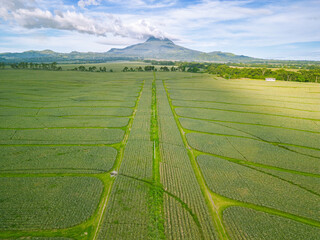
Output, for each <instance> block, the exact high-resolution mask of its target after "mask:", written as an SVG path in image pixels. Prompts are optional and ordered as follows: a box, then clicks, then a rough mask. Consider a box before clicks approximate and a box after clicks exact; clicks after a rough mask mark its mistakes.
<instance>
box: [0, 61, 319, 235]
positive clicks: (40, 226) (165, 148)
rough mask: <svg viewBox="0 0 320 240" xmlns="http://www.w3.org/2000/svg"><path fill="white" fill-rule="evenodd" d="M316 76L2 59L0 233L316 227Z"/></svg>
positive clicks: (312, 230) (285, 231)
mask: <svg viewBox="0 0 320 240" xmlns="http://www.w3.org/2000/svg"><path fill="white" fill-rule="evenodd" d="M122 66H123V65H121V64H119V65H117V64H116V63H114V66H113V68H114V69H120V68H122ZM66 67H67V66H66ZM319 88H320V85H319V84H315V83H296V82H280V81H277V82H265V81H259V80H225V79H222V78H218V77H215V76H213V75H207V74H195V73H182V72H168V73H165V72H156V73H153V72H133V73H131V72H130V73H128V72H126V73H124V72H108V73H91V72H75V71H59V72H53V71H39V70H38V71H36V70H1V71H0V99H1V101H0V239H50V240H51V239H52V240H58V239H74V240H77V239H79V240H80V239H94V240H96V239H99V240H100V239H101V240H102V239H172V240H175V239H295V240H296V239H303V240H304V239H317V238H319V236H320V204H319V202H320V164H319V161H320V90H319Z"/></svg>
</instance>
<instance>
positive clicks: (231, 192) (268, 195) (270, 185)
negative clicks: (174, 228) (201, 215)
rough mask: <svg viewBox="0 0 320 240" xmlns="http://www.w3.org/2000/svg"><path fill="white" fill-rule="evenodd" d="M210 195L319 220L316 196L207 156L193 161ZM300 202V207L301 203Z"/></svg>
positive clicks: (291, 185)
mask: <svg viewBox="0 0 320 240" xmlns="http://www.w3.org/2000/svg"><path fill="white" fill-rule="evenodd" d="M197 161H198V163H199V166H200V168H201V170H202V172H203V175H204V177H205V180H206V182H207V184H208V186H209V187H210V189H211V190H212V191H213V192H216V193H218V194H220V195H222V196H226V197H228V198H231V199H236V200H239V201H242V202H248V203H254V204H257V205H261V206H266V207H270V208H274V209H278V210H281V211H283V212H288V213H291V214H294V215H299V216H304V217H305V218H312V219H314V220H317V221H319V220H320V217H319V214H318V210H319V208H318V206H319V205H318V201H319V196H318V195H315V194H312V193H310V192H309V191H306V190H305V189H302V188H299V187H298V186H296V185H293V184H290V183H288V182H286V181H283V180H281V179H279V178H276V177H273V176H270V175H267V174H264V173H262V172H259V171H256V170H255V169H251V168H248V167H245V166H241V165H238V164H236V163H232V162H228V161H226V160H224V159H221V158H217V157H212V156H208V155H200V156H198V158H197ZM302 202H303V204H301V203H302Z"/></svg>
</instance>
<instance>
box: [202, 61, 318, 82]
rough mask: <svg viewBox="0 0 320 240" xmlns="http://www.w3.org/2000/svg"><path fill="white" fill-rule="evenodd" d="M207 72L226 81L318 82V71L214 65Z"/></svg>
mask: <svg viewBox="0 0 320 240" xmlns="http://www.w3.org/2000/svg"><path fill="white" fill-rule="evenodd" d="M207 72H208V73H211V74H217V75H218V76H220V77H223V78H226V79H230V78H232V79H235V78H252V79H265V78H275V79H277V80H284V81H297V82H320V69H310V70H304V69H300V70H298V71H296V72H294V71H290V70H286V69H283V68H281V69H277V70H271V69H267V68H237V67H230V66H228V65H226V64H218V63H214V64H211V65H209V66H208V67H207Z"/></svg>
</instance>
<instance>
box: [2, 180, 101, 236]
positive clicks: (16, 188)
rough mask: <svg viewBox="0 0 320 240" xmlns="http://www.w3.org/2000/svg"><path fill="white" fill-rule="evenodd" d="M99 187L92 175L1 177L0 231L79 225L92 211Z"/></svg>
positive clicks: (94, 207)
mask: <svg viewBox="0 0 320 240" xmlns="http://www.w3.org/2000/svg"><path fill="white" fill-rule="evenodd" d="M102 189H103V185H102V182H101V181H100V180H99V179H97V178H91V177H30V178H29V177H21V178H16V177H8V178H5V177H1V178H0V196H1V200H2V201H1V204H0V216H1V218H0V230H40V229H53V228H66V227H71V226H74V225H76V224H80V223H81V222H83V221H85V220H86V219H88V218H89V217H90V216H91V215H92V214H93V213H94V211H95V209H96V207H97V205H98V202H99V199H100V195H101V193H102Z"/></svg>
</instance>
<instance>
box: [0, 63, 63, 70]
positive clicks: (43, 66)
mask: <svg viewBox="0 0 320 240" xmlns="http://www.w3.org/2000/svg"><path fill="white" fill-rule="evenodd" d="M10 66H11V68H13V69H32V70H52V71H61V70H62V67H60V66H59V67H58V66H57V63H56V62H53V63H33V62H19V63H12V64H10ZM3 68H4V65H3Z"/></svg>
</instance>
